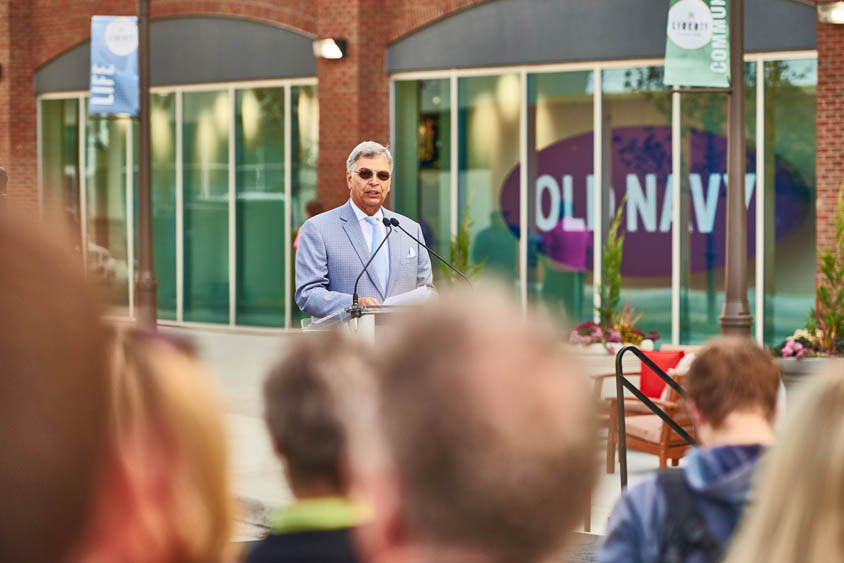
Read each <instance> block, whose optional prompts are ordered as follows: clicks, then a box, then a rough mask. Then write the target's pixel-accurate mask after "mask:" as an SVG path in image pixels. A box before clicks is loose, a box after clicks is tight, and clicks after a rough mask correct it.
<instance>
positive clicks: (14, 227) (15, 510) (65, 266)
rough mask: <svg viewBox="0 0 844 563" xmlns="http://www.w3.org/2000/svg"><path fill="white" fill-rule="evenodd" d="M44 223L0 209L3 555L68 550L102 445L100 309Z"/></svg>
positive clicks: (25, 557)
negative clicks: (25, 219) (29, 220)
mask: <svg viewBox="0 0 844 563" xmlns="http://www.w3.org/2000/svg"><path fill="white" fill-rule="evenodd" d="M48 230H49V228H48V227H47V226H45V225H40V224H39V225H37V226H33V224H32V223H31V222H30V223H29V224H24V223H23V222H22V221H18V220H14V219H12V218H11V217H9V216H6V215H0V240H2V241H3V242H2V244H0V319H2V321H0V322H2V331H0V365H2V368H0V413H2V423H0V444H2V456H3V461H2V462H0V506H2V507H3V510H0V561H15V562H26V561H38V562H41V561H62V560H65V559H66V558H67V555H68V553H69V550H71V549H72V547H73V546H74V545H75V544H76V542H77V541H78V539H79V536H80V534H81V533H82V530H83V528H84V526H85V524H86V521H87V519H88V515H89V511H90V505H91V498H92V496H93V492H94V487H95V486H96V479H97V476H98V473H97V471H98V469H99V467H100V466H101V461H102V457H103V456H102V454H103V452H104V450H105V443H106V431H105V427H106V421H107V413H108V408H107V405H108V379H107V372H106V367H105V362H106V360H105V353H106V351H105V347H104V344H103V328H102V326H101V324H100V320H99V309H98V307H97V305H96V300H95V299H94V297H93V296H92V294H91V291H90V289H89V288H88V286H87V285H86V283H85V280H84V277H83V274H82V269H81V264H80V263H79V261H78V260H76V259H75V258H74V257H73V254H72V252H71V251H70V249H69V248H67V247H65V246H64V245H63V243H61V242H58V239H57V238H55V237H54V236H51V235H50V234H47V233H46V231H48Z"/></svg>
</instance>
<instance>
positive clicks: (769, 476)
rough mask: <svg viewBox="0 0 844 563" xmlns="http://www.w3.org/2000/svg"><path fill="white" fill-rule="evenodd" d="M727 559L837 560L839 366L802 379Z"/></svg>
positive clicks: (842, 533) (842, 478)
mask: <svg viewBox="0 0 844 563" xmlns="http://www.w3.org/2000/svg"><path fill="white" fill-rule="evenodd" d="M807 386H808V387H807V388H806V389H804V394H803V395H802V396H801V397H800V398H799V400H798V401H797V403H796V406H795V407H794V409H793V410H791V411H790V413H789V415H788V416H789V418H788V420H787V422H786V426H785V428H784V430H783V433H782V435H781V438H780V440H779V442H778V443H777V445H776V446H775V448H774V450H773V451H772V452H771V454H770V458H769V459H767V460H766V461H765V462H764V466H763V467H762V474H761V479H760V482H759V487H758V490H757V494H756V495H755V498H756V499H757V500H756V502H755V503H754V504H753V505H751V506H749V507H748V510H747V512H746V514H745V518H744V519H743V521H742V523H741V526H740V528H739V531H738V534H737V535H736V538H735V540H734V541H733V544H732V548H731V549H730V552H729V555H728V557H727V560H726V561H727V563H826V562H827V561H844V369H842V365H841V364H838V365H836V370H835V373H829V374H823V375H820V376H818V377H817V378H816V379H815V380H814V381H812V382H811V383H808V384H807Z"/></svg>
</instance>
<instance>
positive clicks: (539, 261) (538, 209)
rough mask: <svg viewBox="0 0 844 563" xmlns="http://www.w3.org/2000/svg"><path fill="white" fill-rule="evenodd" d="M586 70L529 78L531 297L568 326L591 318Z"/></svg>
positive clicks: (590, 85)
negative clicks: (566, 322) (564, 320)
mask: <svg viewBox="0 0 844 563" xmlns="http://www.w3.org/2000/svg"><path fill="white" fill-rule="evenodd" d="M593 93H594V76H593V73H592V71H582V72H559V73H548V74H533V75H529V76H528V95H529V103H528V162H529V163H533V164H534V166H533V169H531V167H529V169H528V185H529V186H533V187H534V189H531V190H529V192H528V213H529V215H528V217H529V220H528V225H529V229H530V231H529V232H530V235H529V239H528V240H529V242H528V280H529V286H528V288H529V294H528V295H529V296H530V298H531V300H532V301H539V302H541V303H543V304H544V305H546V306H547V307H548V308H549V309H550V310H551V311H553V312H554V313H555V314H557V315H559V316H561V317H562V318H564V319H567V320H568V321H569V322H570V323H571V324H576V323H577V322H580V321H585V320H591V319H592V317H593V310H594V307H593V295H592V272H593V270H592V238H593V237H592V222H593V215H592V205H593V203H592V202H593V195H592V191H593V168H594V165H593V163H594V158H593V155H594V132H593Z"/></svg>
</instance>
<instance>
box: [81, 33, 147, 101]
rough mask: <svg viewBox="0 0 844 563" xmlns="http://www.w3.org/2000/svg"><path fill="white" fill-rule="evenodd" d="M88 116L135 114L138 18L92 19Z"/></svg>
mask: <svg viewBox="0 0 844 563" xmlns="http://www.w3.org/2000/svg"><path fill="white" fill-rule="evenodd" d="M90 94H91V96H90V98H89V103H88V111H89V112H90V113H91V114H100V115H102V114H106V115H117V114H120V115H131V116H133V117H137V115H138V104H139V99H138V97H139V96H138V18H137V17H135V16H132V17H123V16H121V17H118V16H94V17H93V18H91V86H90Z"/></svg>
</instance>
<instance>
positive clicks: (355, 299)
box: [349, 217, 404, 319]
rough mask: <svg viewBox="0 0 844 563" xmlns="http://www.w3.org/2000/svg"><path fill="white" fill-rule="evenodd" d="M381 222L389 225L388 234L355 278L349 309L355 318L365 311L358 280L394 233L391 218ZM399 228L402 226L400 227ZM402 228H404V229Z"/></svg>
mask: <svg viewBox="0 0 844 563" xmlns="http://www.w3.org/2000/svg"><path fill="white" fill-rule="evenodd" d="M381 222H382V223H384V226H385V227H387V234H386V236H384V240H382V241H381V244H379V245H378V248H376V249H375V252H373V253H372V256H370V257H369V260H368V261H367V262H366V264H364V265H363V270H361V271H360V273H359V274H358V277H357V279H356V280H355V288H354V291H353V292H352V307H351V309H349V314H350V315H351V317H352V318H353V319H359V318H360V314H361V311H363V307H361V306H360V305H358V282H360V278H361V277H362V276H363V274H364V273H365V272H366V269H367V268H368V267H369V265H370V264H371V263H372V261H373V260H374V259H375V255H376V254H378V251H379V250H381V247H382V246H384V243H385V242H387V239H388V238H390V235H391V234H393V227H392V225H391V224H390V220H389V219H387V218H386V217H384V219H382V220H381ZM399 228H401V227H399ZM402 230H404V229H402ZM372 236H373V237H374V236H375V233H374V232H373V233H372ZM384 281H386V280H384ZM385 291H386V290H385Z"/></svg>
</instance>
